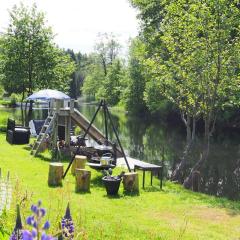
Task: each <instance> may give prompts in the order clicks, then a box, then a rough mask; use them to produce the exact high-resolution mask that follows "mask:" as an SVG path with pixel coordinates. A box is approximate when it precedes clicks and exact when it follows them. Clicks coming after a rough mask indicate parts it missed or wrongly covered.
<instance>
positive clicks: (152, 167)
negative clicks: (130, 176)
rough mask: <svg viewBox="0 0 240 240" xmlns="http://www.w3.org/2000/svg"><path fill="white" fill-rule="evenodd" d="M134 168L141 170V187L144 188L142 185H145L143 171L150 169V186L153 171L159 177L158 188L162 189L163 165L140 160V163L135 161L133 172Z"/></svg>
mask: <svg viewBox="0 0 240 240" xmlns="http://www.w3.org/2000/svg"><path fill="white" fill-rule="evenodd" d="M136 170H141V171H143V182H142V186H143V188H144V185H145V172H146V171H150V172H151V186H152V178H153V172H157V173H158V177H159V178H160V189H162V182H163V166H158V165H155V164H151V163H146V162H140V163H135V164H134V172H135V171H136Z"/></svg>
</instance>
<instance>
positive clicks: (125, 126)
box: [0, 104, 240, 200]
mask: <svg viewBox="0 0 240 240" xmlns="http://www.w3.org/2000/svg"><path fill="white" fill-rule="evenodd" d="M78 108H79V110H80V112H81V113H83V114H84V115H85V116H86V117H87V118H88V119H91V118H92V117H93V115H94V113H95V111H96V109H97V105H90V104H80V105H79V107H78ZM6 112H8V113H7V115H9V116H12V117H14V118H15V119H18V120H20V119H21V112H20V110H19V109H3V108H2V109H0V113H1V114H3V113H4V114H6ZM110 112H111V114H112V117H113V121H114V125H115V126H116V128H117V131H118V134H119V137H120V139H121V143H122V145H123V148H124V150H125V152H126V155H128V156H130V157H133V158H137V159H140V160H144V161H146V162H151V163H155V164H162V162H163V163H164V166H165V176H166V177H167V176H169V175H170V174H171V170H172V168H173V166H174V165H175V164H176V163H177V162H178V161H179V159H180V157H181V155H182V152H183V150H184V146H185V132H184V128H183V126H182V124H181V123H178V124H174V125H173V124H169V123H168V122H167V121H163V120H161V119H159V121H156V120H154V121H153V120H151V119H148V120H145V119H143V118H141V117H131V116H129V115H128V114H126V113H125V112H123V111H118V110H116V109H110ZM46 115H47V110H41V109H40V110H39V109H35V110H34V119H44V118H45V117H46ZM103 119H104V118H103V113H102V112H99V114H98V115H97V118H96V120H95V122H94V124H95V125H96V126H97V127H98V128H99V129H100V130H102V131H103V132H104V120H103ZM109 136H110V139H111V140H113V141H116V138H115V136H114V134H113V131H112V129H111V127H110V125H109ZM201 144H202V138H201V136H198V137H197V139H196V143H195V147H194V149H193V151H192V154H191V157H190V164H189V168H190V167H191V166H192V165H193V164H194V162H195V161H196V160H198V158H199V155H200V153H199V149H200V147H201ZM238 162H240V137H239V134H238V133H237V132H231V133H229V132H222V133H218V134H215V136H214V137H213V138H212V140H211V146H210V155H209V160H208V162H207V163H206V164H205V166H204V168H203V170H202V172H201V185H200V190H201V191H202V192H205V193H208V194H212V195H216V196H224V197H227V198H229V199H238V200H239V199H240V187H239V184H240V183H239V180H240V179H239V178H237V177H236V176H235V175H234V174H233V172H234V170H235V169H236V166H237V163H238Z"/></svg>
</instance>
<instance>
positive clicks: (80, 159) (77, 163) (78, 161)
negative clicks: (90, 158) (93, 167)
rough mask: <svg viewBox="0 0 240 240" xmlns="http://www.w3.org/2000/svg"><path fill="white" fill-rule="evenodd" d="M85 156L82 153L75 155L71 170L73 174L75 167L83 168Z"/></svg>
mask: <svg viewBox="0 0 240 240" xmlns="http://www.w3.org/2000/svg"><path fill="white" fill-rule="evenodd" d="M86 161H87V157H86V156H83V155H76V156H75V159H74V160H73V163H72V169H71V172H72V174H73V175H75V172H76V168H79V169H84V168H85V165H86Z"/></svg>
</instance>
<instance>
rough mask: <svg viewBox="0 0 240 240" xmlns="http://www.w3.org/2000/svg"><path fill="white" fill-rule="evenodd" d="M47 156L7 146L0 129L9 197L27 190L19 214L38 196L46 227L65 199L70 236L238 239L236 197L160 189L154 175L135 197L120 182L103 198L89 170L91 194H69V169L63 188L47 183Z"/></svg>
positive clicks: (9, 222) (97, 177)
mask: <svg viewBox="0 0 240 240" xmlns="http://www.w3.org/2000/svg"><path fill="white" fill-rule="evenodd" d="M47 156H48V155H47V154H46V155H45V156H42V157H39V158H34V157H33V156H31V155H30V153H29V149H28V148H27V146H26V145H25V146H17V145H10V144H8V143H7V142H6V141H5V135H4V134H0V167H1V168H2V171H3V175H6V172H7V171H8V170H9V171H10V175H11V179H12V180H11V181H12V183H13V185H14V186H15V190H14V199H17V200H18V201H19V200H20V199H21V198H23V193H24V192H25V190H27V193H25V194H26V196H27V197H26V196H25V199H27V200H26V201H25V202H24V204H23V206H22V217H23V218H25V217H26V216H27V215H28V214H29V213H30V212H29V210H28V209H29V207H30V205H31V203H35V202H37V200H39V199H41V200H42V202H43V206H44V207H46V209H47V211H48V214H47V217H48V218H49V220H50V222H51V224H52V226H51V229H52V231H55V230H56V229H57V226H58V222H59V220H60V218H61V216H63V214H64V211H65V207H66V204H67V202H68V201H70V207H71V211H72V215H73V220H74V222H75V225H76V229H77V232H78V236H77V237H76V239H94V240H97V239H144V240H147V239H174V240H176V239H189V240H190V239H194V240H197V239H199V240H200V239H201V240H206V239H217V240H221V239H222V240H227V239H240V203H239V202H232V201H228V200H226V199H223V198H215V197H211V196H207V195H204V194H199V193H192V192H190V191H186V190H184V189H183V188H182V187H181V186H178V185H174V184H172V183H170V182H165V183H164V187H163V191H160V190H159V187H158V184H159V181H158V180H157V179H154V185H155V187H148V188H146V189H145V190H142V189H141V191H140V195H139V196H136V195H135V196H134V195H133V196H129V195H124V194H123V189H122V186H121V189H120V195H119V197H116V198H109V197H107V196H106V193H105V189H104V187H103V185H102V183H101V173H98V172H96V171H95V170H91V171H92V181H91V193H85V194H83V193H82V194H77V193H75V189H74V188H75V187H74V183H75V179H74V177H73V176H71V174H70V173H69V174H68V175H67V177H66V179H65V180H64V184H63V187H59V188H49V187H48V185H47V177H48V165H49V162H48V158H47ZM66 164H67V163H65V165H66ZM65 168H66V166H65ZM118 171H120V169H116V170H114V173H116V172H118ZM140 176H141V174H140ZM17 179H18V180H17ZM146 180H147V181H148V180H149V176H148V175H147V179H146ZM140 181H141V179H140ZM14 201H15V200H13V202H14ZM12 209H13V210H14V206H13V208H12ZM13 210H11V211H10V212H9V213H8V214H7V216H6V217H5V218H4V221H5V222H4V223H2V224H3V225H4V228H5V229H6V230H8V231H10V229H11V228H12V227H13V224H14V223H13V217H14V211H13ZM0 219H1V217H0ZM0 223H1V221H0Z"/></svg>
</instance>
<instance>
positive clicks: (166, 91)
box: [133, 0, 240, 187]
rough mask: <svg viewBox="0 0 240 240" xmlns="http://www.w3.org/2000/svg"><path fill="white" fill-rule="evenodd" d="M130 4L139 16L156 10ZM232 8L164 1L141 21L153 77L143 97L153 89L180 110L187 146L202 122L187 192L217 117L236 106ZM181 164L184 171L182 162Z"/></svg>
mask: <svg viewBox="0 0 240 240" xmlns="http://www.w3.org/2000/svg"><path fill="white" fill-rule="evenodd" d="M133 2H134V4H135V6H137V7H139V9H141V11H142V12H143V13H147V12H148V11H147V9H148V8H149V7H150V8H151V7H154V6H155V5H154V4H152V3H150V2H148V3H147V2H146V1H142V0H136V1H135V0H133ZM143 3H145V4H143ZM236 3H237V1H229V0H214V1H205V0H204V1H197V0H192V1H187V0H181V1H162V2H160V3H159V5H160V6H158V7H156V6H155V7H156V9H159V12H158V13H157V12H154V14H153V15H147V17H146V15H144V14H141V15H140V17H141V18H142V20H143V21H145V25H143V29H142V30H143V32H144V33H145V32H147V33H148V31H151V34H143V36H144V39H145V42H146V44H147V46H148V54H149V55H148V59H147V61H146V62H147V65H148V69H149V72H150V73H151V75H152V78H151V79H150V81H149V82H148V84H147V91H146V92H147V95H148V88H149V89H151V86H153V85H154V86H156V87H157V89H158V90H159V93H160V94H161V95H163V96H164V97H166V98H167V99H168V100H169V101H172V102H173V103H174V104H175V105H176V106H177V107H178V109H179V110H180V112H181V115H182V119H183V121H184V122H185V125H186V129H187V143H189V142H191V139H192V138H193V136H194V135H195V121H196V118H197V117H199V116H201V118H202V119H203V120H204V124H205V128H204V144H203V149H202V151H201V157H200V160H199V161H198V162H197V163H196V165H195V166H194V167H193V169H192V171H191V173H190V175H189V177H187V179H186V180H185V182H184V186H185V187H190V183H191V179H192V173H193V171H196V170H198V171H199V170H201V168H202V166H203V164H204V162H205V161H206V160H207V158H208V153H209V143H210V136H211V134H212V132H213V130H214V126H215V120H216V116H217V113H218V112H219V110H220V109H223V108H224V106H226V105H234V104H239V94H238V93H237V92H238V91H239V86H240V84H239V47H240V46H239V37H240V32H239V17H240V12H239V8H238V6H237V4H236ZM144 10H145V11H144ZM160 15H161V16H160ZM143 16H144V17H143ZM149 19H152V21H150V20H149ZM156 19H157V22H156V21H155V20H156ZM147 23H149V25H150V26H151V27H149V26H148V24H147ZM146 26H147V27H146ZM156 42H158V43H159V44H155V43H156ZM150 94H151V92H150V91H149V95H150ZM185 152H186V153H187V152H188V149H186V151H185ZM182 163H183V164H182V166H185V163H186V160H184V161H182ZM180 166H181V165H180ZM179 170H182V169H181V167H180V168H179Z"/></svg>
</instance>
